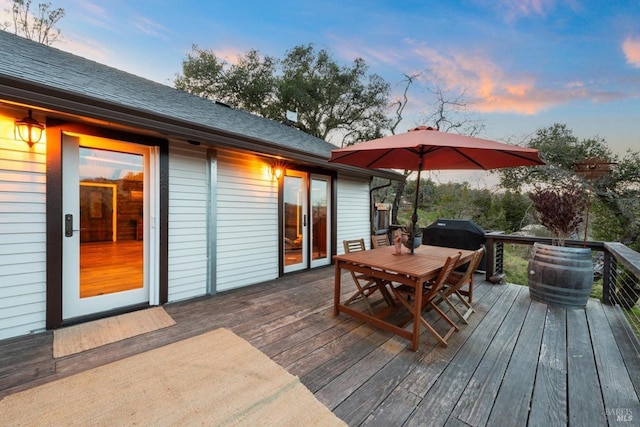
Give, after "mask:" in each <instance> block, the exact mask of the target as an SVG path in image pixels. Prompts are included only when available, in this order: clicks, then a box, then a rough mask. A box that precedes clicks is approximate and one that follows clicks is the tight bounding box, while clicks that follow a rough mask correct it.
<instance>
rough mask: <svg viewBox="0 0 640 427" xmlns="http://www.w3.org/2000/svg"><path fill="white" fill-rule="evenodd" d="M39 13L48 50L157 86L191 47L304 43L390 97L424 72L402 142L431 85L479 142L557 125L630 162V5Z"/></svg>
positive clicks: (0, 1)
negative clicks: (478, 124) (465, 108)
mask: <svg viewBox="0 0 640 427" xmlns="http://www.w3.org/2000/svg"><path fill="white" fill-rule="evenodd" d="M50 1H51V3H52V5H53V7H61V8H64V9H65V11H66V16H65V17H64V18H63V19H62V20H61V21H60V23H59V25H58V27H59V28H60V29H61V31H62V35H63V40H61V41H59V42H56V43H55V44H54V47H57V48H59V49H62V50H66V51H70V52H72V53H75V54H77V55H80V56H83V57H86V58H89V59H92V60H95V61H97V62H100V63H103V64H106V65H110V66H113V67H116V68H119V69H122V70H125V71H128V72H131V73H134V74H137V75H139V76H142V77H146V78H149V79H151V80H155V81H157V82H160V83H165V84H168V85H172V82H173V80H174V78H175V76H176V74H177V73H180V72H181V66H182V61H183V59H184V58H185V56H186V55H187V54H188V53H189V52H191V47H192V45H193V44H196V45H198V47H200V48H204V49H211V50H213V51H214V52H215V53H216V54H217V55H218V56H221V57H225V58H226V59H227V60H228V61H230V62H233V61H234V59H235V58H236V57H237V56H238V55H239V54H243V53H245V52H246V51H248V50H250V49H257V50H259V51H260V52H261V53H262V54H265V55H270V56H275V57H279V58H282V57H283V56H284V55H285V52H286V51H287V50H288V49H290V48H292V47H294V46H296V45H306V44H309V43H313V44H314V45H315V46H316V47H317V48H322V49H325V50H327V51H328V52H329V53H330V54H331V55H332V56H333V57H334V59H335V60H336V61H337V62H338V63H341V64H345V65H347V64H350V63H351V62H352V61H353V60H354V59H355V58H357V57H361V58H364V59H365V61H366V63H367V64H368V65H369V67H370V72H371V73H376V74H379V75H380V76H382V77H383V78H384V79H385V80H386V81H387V82H389V83H390V84H391V86H392V88H393V90H394V93H395V95H396V96H397V95H399V93H400V90H401V89H402V85H401V82H402V80H403V75H404V74H416V73H420V72H422V76H423V77H424V78H425V81H424V82H421V83H420V84H418V85H415V87H413V92H412V93H411V102H410V104H409V106H408V110H407V114H406V119H405V121H404V122H403V123H402V125H401V129H400V130H401V131H402V130H406V129H408V128H411V127H414V126H415V125H416V124H423V122H422V121H421V116H423V115H424V113H425V112H426V111H428V110H429V101H430V99H431V98H429V97H428V92H427V87H428V86H427V84H431V85H432V87H433V84H434V82H437V84H438V85H440V86H441V87H443V88H446V89H447V90H448V91H450V93H451V94H458V93H460V92H461V91H462V90H463V89H464V88H466V95H465V97H466V98H465V99H466V100H467V101H468V102H470V105H469V107H470V111H469V115H470V116H472V117H473V118H476V119H480V120H482V121H483V123H484V126H485V131H484V133H483V134H482V135H481V136H483V137H485V138H491V139H496V140H499V141H505V142H510V143H520V142H521V141H522V140H523V139H524V138H526V137H527V136H529V135H531V134H532V133H534V132H535V131H536V130H537V129H539V128H541V127H547V126H550V125H552V124H553V123H565V124H567V125H568V127H569V128H570V129H572V130H573V132H574V134H575V135H576V136H578V137H579V138H589V137H602V138H604V139H605V140H606V141H607V143H608V144H609V146H610V147H611V149H612V150H613V151H614V152H617V153H620V154H623V153H624V151H625V150H626V149H628V148H631V149H634V150H640V1H635V0H634V1H608V0H599V1H586V0H523V1H517V0H466V1H453V0H451V1H448V0H447V1H444V0H443V1H417V0H414V1H402V0H393V1H381V0H369V1H366V0H351V1H349V0H341V1H334V0H329V1H323V0H316V1H307V0H300V1H290V0H275V1H269V0H260V1H253V0H246V1H243V0H237V1H228V0H224V1H223V0H210V1H204V0H202V1H196V0H181V1H171V0H166V1H153V0H129V1H122V0H93V1H92V0H50ZM38 2H39V1H38V0H34V3H36V4H37V3H38ZM10 4H11V2H10V1H9V0H0V9H2V10H3V11H4V10H5V9H7V8H8V7H9V6H10ZM2 21H6V15H5V19H3V20H2ZM426 79H428V80H429V81H426ZM424 124H429V123H424Z"/></svg>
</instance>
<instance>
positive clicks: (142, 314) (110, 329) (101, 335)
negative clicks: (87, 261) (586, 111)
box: [53, 307, 176, 358]
mask: <svg viewBox="0 0 640 427" xmlns="http://www.w3.org/2000/svg"><path fill="white" fill-rule="evenodd" d="M175 324H176V322H175V321H174V320H173V319H172V318H171V316H169V315H168V314H167V312H166V311H164V308H162V307H153V308H149V309H145V310H139V311H134V312H132V313H126V314H122V315H120V316H114V317H108V318H106V319H100V320H95V321H93V322H87V323H81V324H79V325H75V326H70V327H68V328H61V329H56V330H55V331H54V332H53V357H54V358H58V357H63V356H68V355H70V354H75V353H80V352H82V351H86V350H90V349H92V348H96V347H100V346H103V345H105V344H110V343H113V342H116V341H120V340H123V339H126V338H131V337H134V336H136V335H141V334H145V333H147V332H151V331H155V330H157V329H162V328H166V327H168V326H172V325H175Z"/></svg>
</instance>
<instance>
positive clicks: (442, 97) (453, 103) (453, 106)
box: [390, 73, 484, 223]
mask: <svg viewBox="0 0 640 427" xmlns="http://www.w3.org/2000/svg"><path fill="white" fill-rule="evenodd" d="M422 75H423V73H416V74H404V79H403V80H402V82H401V83H402V84H404V90H403V92H402V97H401V98H400V99H398V100H396V101H395V102H394V103H393V104H392V105H391V108H393V109H395V111H394V114H393V118H392V119H390V123H391V128H390V130H391V133H392V134H395V130H396V128H397V126H398V125H399V124H400V122H401V121H402V119H403V116H402V115H403V112H404V109H405V107H406V105H407V103H408V102H409V96H408V92H409V89H410V88H411V86H412V85H413V84H414V83H415V82H416V81H417V80H418V79H419V78H420V77H421V76H422ZM427 91H428V92H429V93H430V94H431V96H432V97H433V100H432V103H431V108H430V109H429V110H427V111H425V112H423V114H422V119H421V121H422V123H427V124H429V125H432V126H435V128H436V129H438V130H439V131H442V132H454V133H460V134H463V135H469V136H474V135H477V134H478V133H480V132H481V131H482V130H483V129H484V125H483V124H482V123H481V122H480V121H479V120H476V119H473V118H471V117H470V116H469V115H468V114H467V111H468V109H469V106H470V105H471V103H470V102H469V101H467V100H466V99H465V98H466V90H463V91H462V92H461V93H459V94H451V93H450V92H449V91H447V90H445V89H444V88H442V87H441V86H440V85H439V84H438V83H437V82H436V83H435V88H433V89H429V88H428V89H427ZM411 173H412V171H410V170H405V171H404V176H405V177H408V176H409V175H410V174H411ZM394 190H395V200H394V202H393V209H392V213H391V218H392V222H394V223H397V222H398V209H399V206H400V202H401V201H402V197H403V196H404V193H405V182H404V181H397V182H396V183H395V184H394Z"/></svg>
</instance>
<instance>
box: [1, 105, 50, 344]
mask: <svg viewBox="0 0 640 427" xmlns="http://www.w3.org/2000/svg"><path fill="white" fill-rule="evenodd" d="M15 119H16V117H9V116H6V115H3V114H0V339H5V338H9V337H13V336H18V335H24V334H28V333H30V332H33V331H39V330H43V329H44V328H45V315H46V306H45V302H46V228H45V224H46V164H45V163H46V143H45V137H44V136H43V139H42V140H41V141H40V142H39V143H38V144H36V145H35V146H34V147H33V148H31V149H30V148H29V146H28V145H27V144H26V143H24V142H22V141H16V140H15V138H14V121H15Z"/></svg>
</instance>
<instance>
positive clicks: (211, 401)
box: [0, 329, 346, 427]
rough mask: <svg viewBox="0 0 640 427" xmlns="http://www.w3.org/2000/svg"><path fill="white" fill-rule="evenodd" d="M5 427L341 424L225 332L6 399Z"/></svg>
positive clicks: (0, 404) (1, 407)
mask: <svg viewBox="0 0 640 427" xmlns="http://www.w3.org/2000/svg"><path fill="white" fill-rule="evenodd" d="M0 414H2V415H1V417H0V419H1V421H0V424H2V425H3V426H41V425H51V426H74V425H78V426H86V425H98V426H121V425H149V426H151V425H153V426H166V425H179V426H185V425H207V426H219V425H221V426H254V425H255V426H258V425H259V426H296V427H298V426H345V425H346V424H345V423H344V422H343V421H342V420H340V419H339V418H337V417H336V416H335V415H334V414H333V413H331V411H329V410H328V409H327V408H326V407H325V406H323V405H322V404H321V403H320V402H319V401H318V400H317V399H316V398H315V397H314V396H313V394H312V393H311V392H310V391H309V390H308V389H307V388H306V387H305V386H304V385H302V384H301V383H300V381H299V379H298V377H295V376H293V375H291V374H289V373H288V372H287V371H285V370H284V369H283V368H282V367H280V366H279V365H278V364H277V363H275V362H274V361H272V360H271V359H269V358H268V357H267V356H266V355H264V354H263V353H261V352H260V351H259V350H258V349H256V348H254V347H253V346H251V344H249V343H248V342H247V341H245V340H243V339H242V338H240V337H238V336H237V335H235V334H234V333H232V332H230V331H228V330H226V329H217V330H215V331H212V332H208V333H206V334H203V335H199V336H197V337H193V338H189V339H186V340H184V341H180V342H177V343H173V344H170V345H167V346H165V347H161V348H157V349H154V350H150V351H147V352H145V353H141V354H138V355H136V356H132V357H129V358H127V359H123V360H120V361H117V362H114V363H110V364H108V365H104V366H101V367H98V368H95V369H91V370H89V371H85V372H82V373H79V374H76V375H73V376H70V377H67V378H63V379H60V380H57V381H55V382H51V383H48V384H44V385H41V386H39V387H36V388H33V389H30V390H26V391H23V392H20V393H16V394H13V395H10V396H7V397H5V398H4V399H3V400H1V401H0Z"/></svg>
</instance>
